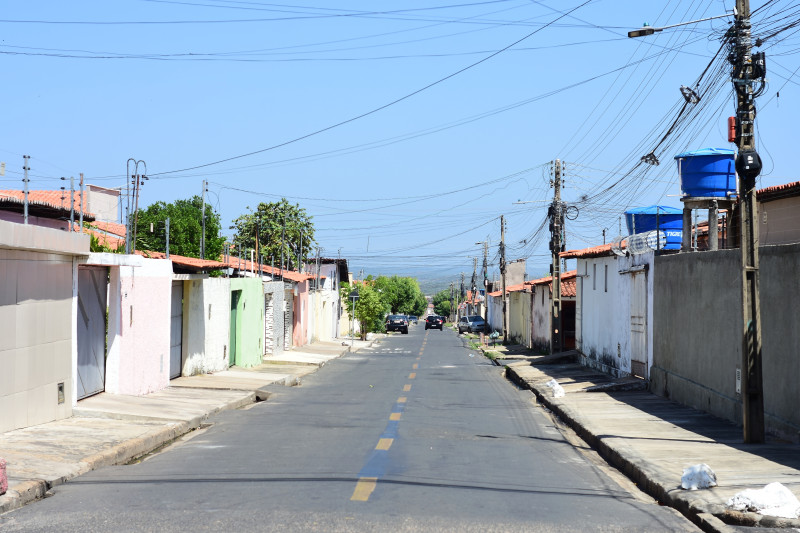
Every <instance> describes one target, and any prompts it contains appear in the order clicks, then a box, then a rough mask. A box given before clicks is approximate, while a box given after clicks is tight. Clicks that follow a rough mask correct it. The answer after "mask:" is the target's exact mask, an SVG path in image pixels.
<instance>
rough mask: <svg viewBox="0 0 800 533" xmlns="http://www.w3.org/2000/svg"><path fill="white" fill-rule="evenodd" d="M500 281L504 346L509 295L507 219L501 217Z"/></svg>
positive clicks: (506, 334)
mask: <svg viewBox="0 0 800 533" xmlns="http://www.w3.org/2000/svg"><path fill="white" fill-rule="evenodd" d="M500 279H501V280H502V281H501V284H502V286H503V344H505V343H506V342H507V340H508V295H507V294H506V219H505V217H504V216H503V215H500Z"/></svg>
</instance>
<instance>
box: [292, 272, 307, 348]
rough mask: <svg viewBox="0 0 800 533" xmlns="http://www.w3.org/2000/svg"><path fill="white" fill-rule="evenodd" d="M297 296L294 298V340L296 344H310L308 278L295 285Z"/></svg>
mask: <svg viewBox="0 0 800 533" xmlns="http://www.w3.org/2000/svg"><path fill="white" fill-rule="evenodd" d="M295 287H297V296H296V297H295V298H294V327H293V328H292V341H293V342H294V345H295V346H303V345H305V344H308V280H306V281H303V282H301V283H298V284H297V285H295Z"/></svg>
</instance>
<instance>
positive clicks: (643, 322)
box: [631, 272, 647, 379]
mask: <svg viewBox="0 0 800 533" xmlns="http://www.w3.org/2000/svg"><path fill="white" fill-rule="evenodd" d="M631 374H633V375H634V376H638V377H640V378H644V379H647V274H646V273H645V272H633V273H632V277H631Z"/></svg>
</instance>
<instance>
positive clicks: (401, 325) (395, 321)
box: [386, 315, 408, 334]
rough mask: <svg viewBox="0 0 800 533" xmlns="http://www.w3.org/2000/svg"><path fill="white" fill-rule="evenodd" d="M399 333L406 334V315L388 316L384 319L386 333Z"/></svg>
mask: <svg viewBox="0 0 800 533" xmlns="http://www.w3.org/2000/svg"><path fill="white" fill-rule="evenodd" d="M390 331H399V332H400V333H404V334H405V333H408V317H407V316H406V315H389V316H387V317H386V333H389V332H390Z"/></svg>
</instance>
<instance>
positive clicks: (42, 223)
mask: <svg viewBox="0 0 800 533" xmlns="http://www.w3.org/2000/svg"><path fill="white" fill-rule="evenodd" d="M78 216H79V215H78V213H77V212H76V213H75V221H76V222H77V221H78ZM0 220H7V221H9V222H16V223H17V224H23V223H24V222H25V216H24V215H23V214H22V213H14V212H13V211H0ZM28 224H29V225H31V226H39V227H42V228H53V229H63V230H64V231H66V230H67V229H68V228H69V220H55V219H52V218H40V217H35V216H33V215H28Z"/></svg>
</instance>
